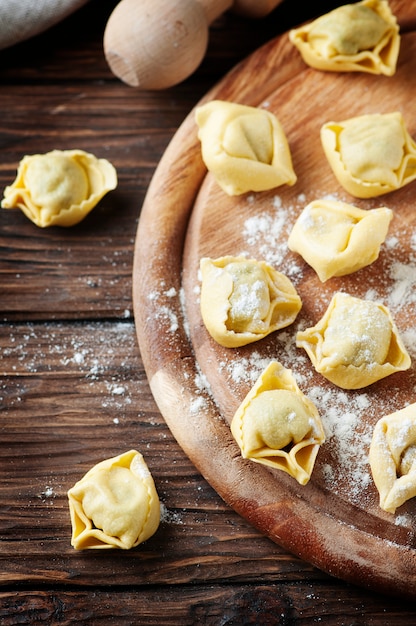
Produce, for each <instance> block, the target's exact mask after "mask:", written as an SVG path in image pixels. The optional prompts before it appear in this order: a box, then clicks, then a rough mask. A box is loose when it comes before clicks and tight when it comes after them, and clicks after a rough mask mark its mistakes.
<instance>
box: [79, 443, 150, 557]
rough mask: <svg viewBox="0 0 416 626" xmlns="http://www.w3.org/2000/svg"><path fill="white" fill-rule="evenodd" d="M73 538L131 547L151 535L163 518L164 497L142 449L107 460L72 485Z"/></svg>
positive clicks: (86, 544) (90, 544)
mask: <svg viewBox="0 0 416 626" xmlns="http://www.w3.org/2000/svg"><path fill="white" fill-rule="evenodd" d="M68 499H69V509H70V514H71V522H72V540H71V544H72V546H73V547H74V548H76V549H77V550H82V549H86V548H122V549H124V550H128V549H130V548H134V547H135V546H137V545H139V543H142V542H143V541H145V540H146V539H149V537H151V536H152V535H153V534H154V533H155V532H156V530H157V528H158V526H159V521H160V504H159V497H158V495H157V492H156V487H155V484H154V481H153V478H152V475H151V473H150V471H149V469H148V467H147V464H146V462H145V460H144V458H143V456H142V455H141V454H140V452H137V451H136V450H129V452H125V453H124V454H121V455H119V456H116V457H114V458H111V459H107V460H105V461H101V462H100V463H98V464H97V465H95V466H94V467H93V468H92V469H90V470H89V471H88V472H87V473H86V474H85V476H84V477H83V478H81V480H80V481H78V482H77V483H76V484H75V485H74V486H73V487H72V488H71V489H70V490H69V491H68Z"/></svg>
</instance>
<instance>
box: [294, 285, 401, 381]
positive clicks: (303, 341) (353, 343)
mask: <svg viewBox="0 0 416 626" xmlns="http://www.w3.org/2000/svg"><path fill="white" fill-rule="evenodd" d="M296 345H297V347H299V348H304V349H305V351H306V353H307V354H308V356H309V357H310V359H311V361H312V364H313V366H314V367H315V369H316V371H317V372H319V373H320V374H322V375H323V376H324V377H325V378H327V379H328V380H330V381H331V382H333V383H334V384H335V385H337V386H338V387H342V388H343V389H361V388H362V387H366V386H367V385H371V384H372V383H374V382H376V381H377V380H380V379H381V378H384V377H386V376H389V375H390V374H393V373H394V372H398V371H402V370H406V369H408V368H409V367H410V357H409V355H408V353H407V350H406V348H405V347H404V345H403V342H402V340H401V338H400V336H399V332H398V330H397V328H396V325H395V323H394V321H393V319H392V317H391V315H390V312H389V310H388V309H387V308H386V307H385V306H383V305H382V304H377V303H375V302H372V301H370V300H362V299H360V298H355V297H353V296H350V295H348V294H346V293H342V292H338V293H336V294H335V295H334V296H333V298H332V300H331V302H330V304H329V306H328V308H327V310H326V312H325V314H324V316H323V317H322V318H321V320H320V321H319V322H318V323H317V324H316V326H313V327H311V328H307V329H306V330H303V331H298V333H297V334H296Z"/></svg>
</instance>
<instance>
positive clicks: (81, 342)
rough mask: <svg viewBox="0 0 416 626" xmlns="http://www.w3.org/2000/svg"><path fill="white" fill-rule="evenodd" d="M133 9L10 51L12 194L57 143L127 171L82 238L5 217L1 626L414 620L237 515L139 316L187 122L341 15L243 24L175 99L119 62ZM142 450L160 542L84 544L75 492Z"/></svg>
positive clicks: (81, 21)
mask: <svg viewBox="0 0 416 626" xmlns="http://www.w3.org/2000/svg"><path fill="white" fill-rule="evenodd" d="M116 4H117V3H116V2H115V1H114V0H113V1H110V0H91V1H90V2H89V3H87V4H86V5H85V6H84V7H83V8H82V9H80V10H79V11H77V12H76V13H74V14H73V15H72V16H70V17H69V18H67V19H66V20H64V21H63V22H61V23H60V24H58V25H57V26H55V27H54V28H52V29H50V30H49V31H47V32H45V33H43V34H41V35H38V36H37V37H35V38H32V39H30V40H28V41H26V42H23V43H20V44H18V45H17V46H15V47H13V48H10V49H7V50H3V51H1V52H0V111H1V116H0V149H1V156H2V158H1V161H0V183H1V186H2V189H4V187H5V186H6V185H8V184H10V183H11V182H12V181H13V180H14V177H15V174H16V169H17V165H18V163H19V161H20V160H21V158H22V157H23V156H24V155H25V154H34V153H44V152H48V151H49V150H52V149H55V148H59V149H70V148H80V149H83V150H86V151H89V152H92V153H94V154H95V155H96V156H99V157H105V158H107V159H109V160H110V161H111V162H112V163H113V164H114V166H115V167H116V169H117V172H118V177H119V185H118V188H117V189H116V190H115V191H113V192H111V193H110V194H109V195H108V196H106V197H105V198H104V199H103V201H102V202H101V203H100V204H99V206H98V207H97V208H96V209H94V211H93V212H92V213H91V214H90V215H89V216H88V217H87V218H86V219H85V220H84V221H83V222H82V223H81V224H79V225H78V226H75V227H72V228H70V229H61V228H49V229H39V228H37V227H36V226H35V225H34V224H32V223H31V222H30V221H29V220H28V219H27V218H26V217H25V216H24V215H23V214H22V213H21V212H20V211H5V210H2V211H1V212H0V220H1V222H0V245H1V252H0V274H1V278H0V281H1V283H0V285H1V286H0V308H1V320H0V401H1V409H2V411H1V416H0V419H1V422H0V432H1V445H0V477H1V480H0V489H1V505H0V541H1V543H0V563H1V567H0V582H1V587H0V624H1V625H9V624H34V623H38V622H40V623H45V624H72V623H75V622H77V623H79V624H93V625H95V624H97V625H98V624H99V625H101V624H115V625H117V626H124V625H130V624H131V625H135V624H158V625H159V626H162V625H164V624H180V625H187V624H191V625H193V624H207V625H215V626H216V625H223V624H233V625H234V624H235V625H243V624H260V625H261V624H267V625H269V624H271V625H272V624H282V625H283V624H302V625H303V624H315V623H322V624H372V625H376V624H380V625H383V626H385V625H391V624H406V625H408V624H410V623H413V622H414V621H415V620H416V606H414V605H413V603H411V602H405V601H403V600H402V599H400V598H394V597H393V596H392V597H387V596H380V595H377V594H376V593H374V592H371V591H368V590H366V589H363V588H361V587H360V586H359V585H358V584H357V586H354V585H350V584H346V583H344V582H342V581H339V580H337V579H334V578H331V577H330V576H328V575H326V574H323V573H322V572H320V571H319V570H317V569H315V568H314V567H312V566H311V565H309V564H308V563H304V562H302V561H300V560H299V559H298V558H296V557H294V556H292V555H291V554H289V553H287V552H285V551H284V550H283V549H281V548H280V547H279V546H277V545H276V544H274V543H272V542H271V541H270V540H269V539H267V538H265V537H263V536H261V535H260V534H259V533H258V531H256V530H255V529H254V528H252V527H251V526H250V525H249V524H248V522H246V521H245V520H244V519H242V518H241V517H239V516H238V515H237V514H236V513H235V512H234V511H233V510H231V509H230V508H229V507H228V506H227V505H225V504H224V502H223V501H222V500H221V498H220V497H219V496H218V495H217V494H216V492H215V491H214V490H213V489H212V488H211V487H210V486H209V485H208V484H207V482H206V481H205V480H204V479H203V478H202V477H201V476H200V474H199V473H198V472H197V471H196V469H195V468H194V466H193V465H192V463H191V462H190V461H189V459H188V458H187V457H186V455H185V454H184V452H183V451H182V450H181V448H180V447H179V446H178V444H177V443H176V441H175V439H174V438H173V436H172V435H171V433H170V431H169V429H168V427H167V426H166V424H165V422H164V420H163V418H162V416H161V415H160V413H159V411H158V409H157V406H156V404H155V402H154V400H153V398H152V394H151V392H150V389H149V385H148V382H147V379H146V374H145V372H144V368H143V364H142V361H141V357H140V352H139V350H138V346H137V340H136V332H135V326H134V318H133V310H132V297H131V291H132V261H133V248H134V241H135V236H136V229H137V223H138V219H139V216H140V208H141V205H142V203H143V200H144V197H145V194H146V190H147V187H148V184H149V182H150V180H151V177H152V174H153V172H154V170H155V168H156V165H157V163H158V161H159V159H160V157H161V156H162V154H163V152H164V150H165V148H166V146H167V144H168V142H169V140H170V139H171V138H172V136H173V135H174V133H175V131H176V129H177V128H178V126H179V125H180V124H181V122H182V121H183V119H184V118H185V117H186V115H187V114H188V113H189V111H190V109H191V108H192V107H193V106H194V105H195V104H196V103H197V102H198V100H199V99H200V98H201V97H202V96H203V95H204V94H205V93H206V92H207V91H208V89H210V87H212V86H213V85H215V84H216V82H218V80H220V79H221V78H222V77H223V75H224V74H225V73H226V72H227V71H228V70H229V69H231V68H232V67H233V66H234V65H235V64H236V63H238V62H239V61H240V60H242V59H243V58H245V57H246V56H247V55H248V54H250V53H251V52H253V51H254V50H255V49H257V48H258V47H259V46H261V45H262V44H263V43H265V42H267V41H268V40H269V39H270V38H272V37H273V36H275V35H277V34H279V33H280V32H283V31H284V30H286V29H287V28H288V27H290V26H292V25H295V24H297V23H298V22H299V21H301V19H307V18H309V17H313V16H314V15H319V14H320V13H322V12H324V11H325V10H327V9H329V8H331V7H332V6H336V5H337V4H341V3H340V2H339V3H336V2H332V3H331V2H326V3H325V2H317V3H314V6H313V7H311V6H309V7H308V8H307V9H306V12H305V11H304V12H303V13H302V14H300V13H299V11H297V12H296V11H295V12H293V6H291V7H290V6H289V5H291V4H292V5H293V2H292V3H291V2H290V0H286V1H285V2H283V3H282V4H281V5H280V6H279V7H278V8H277V9H275V10H274V11H273V13H272V14H271V15H270V16H268V17H267V18H264V19H262V20H258V21H253V20H247V19H244V18H242V17H239V16H237V15H234V14H232V13H227V14H226V15H225V16H222V17H221V18H220V19H219V20H217V21H216V22H215V24H214V25H213V26H212V28H211V34H210V43H209V48H208V51H207V55H206V57H205V59H204V61H203V62H202V64H201V66H200V67H199V69H198V70H197V71H196V72H195V73H194V74H193V75H192V76H191V77H190V78H189V79H187V80H186V81H184V82H183V83H182V84H180V85H177V86H175V87H172V88H170V89H168V90H165V91H161V92H150V91H149V92H146V91H140V90H136V89H134V88H132V87H129V86H127V85H125V84H123V83H122V82H121V81H120V80H118V79H117V78H116V77H114V75H113V74H112V73H111V71H110V69H109V68H108V65H107V63H106V61H105V58H104V55H103V49H102V37H103V31H104V27H105V24H106V21H107V19H108V16H109V15H110V13H111V11H112V9H113V8H114V6H115V5H116ZM291 11H292V15H291ZM131 448H136V449H137V450H139V451H141V452H142V454H143V455H144V457H145V459H146V461H147V463H148V466H149V468H150V470H151V472H152V474H153V477H154V480H155V484H156V487H157V490H158V493H159V496H160V501H161V505H162V520H161V524H160V527H159V529H158V531H157V532H156V534H155V535H154V536H153V537H152V538H151V539H149V540H148V541H147V542H145V543H144V544H142V545H140V546H138V547H137V548H135V549H133V550H130V551H117V550H114V551H113V550H105V551H93V550H89V551H75V550H74V549H73V548H72V547H71V545H70V536H71V525H70V518H69V508H68V502H67V491H68V489H69V488H70V487H71V486H72V485H73V484H74V483H75V482H76V481H77V480H79V479H80V478H81V477H82V476H83V475H84V474H85V472H86V471H88V470H89V469H90V468H91V467H92V466H93V465H94V464H95V463H97V462H99V461H101V460H103V459H106V458H109V457H112V456H115V455H117V454H120V453H122V452H125V451H127V450H129V449H131ZM359 582H360V581H357V583H359Z"/></svg>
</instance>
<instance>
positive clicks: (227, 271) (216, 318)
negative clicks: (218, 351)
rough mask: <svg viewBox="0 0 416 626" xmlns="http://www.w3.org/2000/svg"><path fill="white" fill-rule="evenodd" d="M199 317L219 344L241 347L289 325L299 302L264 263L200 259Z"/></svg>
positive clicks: (279, 275) (291, 288) (286, 282)
mask: <svg viewBox="0 0 416 626" xmlns="http://www.w3.org/2000/svg"><path fill="white" fill-rule="evenodd" d="M200 269H201V278H202V284H201V314H202V319H203V322H204V324H205V327H206V328H207V330H208V332H209V333H210V335H211V336H212V337H213V338H214V339H215V340H216V341H217V342H218V343H219V344H221V345H222V346H225V347H227V348H235V347H238V346H244V345H246V344H249V343H252V342H254V341H257V340H259V339H262V338H263V337H265V336H266V335H268V334H269V333H271V332H273V331H275V330H278V329H280V328H284V327H285V326H289V324H291V323H292V322H293V321H294V320H295V319H296V316H297V314H298V313H299V311H300V309H301V306H302V302H301V299H300V297H299V296H298V294H297V292H296V289H295V288H294V286H293V285H292V283H291V281H290V280H289V279H288V278H287V277H286V276H285V275H284V274H282V273H281V272H278V271H277V270H275V269H274V268H272V267H270V266H269V265H267V263H265V262H264V261H257V260H255V259H246V258H245V257H233V256H224V257H220V258H218V259H210V258H203V259H201V262H200Z"/></svg>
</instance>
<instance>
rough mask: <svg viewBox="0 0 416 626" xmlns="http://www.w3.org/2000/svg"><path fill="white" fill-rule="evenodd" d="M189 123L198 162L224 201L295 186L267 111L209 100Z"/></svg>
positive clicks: (279, 131)
mask: <svg viewBox="0 0 416 626" xmlns="http://www.w3.org/2000/svg"><path fill="white" fill-rule="evenodd" d="M195 119H196V123H197V125H198V128H199V130H198V138H199V139H200V141H201V150H202V159H203V161H204V163H205V165H206V167H207V169H208V170H209V171H210V172H211V173H212V174H213V176H214V178H215V180H216V181H217V183H218V184H219V185H220V187H221V188H222V189H223V191H225V192H226V193H227V194H228V195H230V196H234V195H239V194H243V193H246V192H247V191H264V190H267V189H272V188H274V187H278V186H280V185H283V184H287V185H294V184H295V182H296V174H295V172H294V170H293V166H292V158H291V154H290V149H289V144H288V142H287V139H286V135H285V133H284V131H283V128H282V126H281V124H280V122H279V121H278V120H277V118H276V117H275V116H274V115H273V114H272V113H270V112H269V111H266V110H265V109H260V108H256V107H251V106H245V105H242V104H236V103H233V102H226V101H222V100H213V101H211V102H208V103H206V104H203V105H202V106H199V107H197V109H196V113H195Z"/></svg>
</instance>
